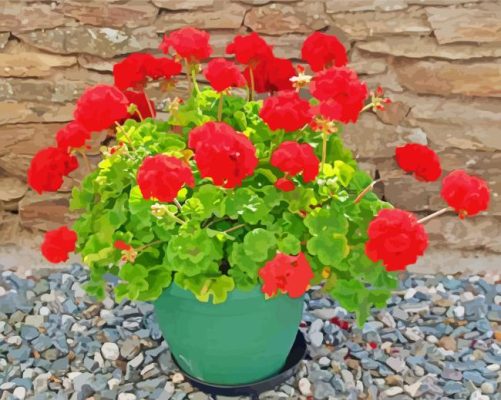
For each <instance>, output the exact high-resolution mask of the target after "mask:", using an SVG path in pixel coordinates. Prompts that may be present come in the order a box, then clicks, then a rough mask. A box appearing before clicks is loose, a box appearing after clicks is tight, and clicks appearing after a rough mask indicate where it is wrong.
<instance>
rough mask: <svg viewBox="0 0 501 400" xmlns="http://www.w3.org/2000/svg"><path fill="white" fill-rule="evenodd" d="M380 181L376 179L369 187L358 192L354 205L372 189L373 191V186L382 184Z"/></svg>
mask: <svg viewBox="0 0 501 400" xmlns="http://www.w3.org/2000/svg"><path fill="white" fill-rule="evenodd" d="M382 181H383V180H382V179H376V180H375V181H374V182H372V183H371V184H370V185H369V186H367V187H366V188H365V189H364V190H362V191H361V192H360V194H359V195H358V196H357V197H356V199H355V201H354V203H355V204H357V203H359V202H360V200H362V199H363V198H364V196H365V195H366V194H367V193H369V192H371V191H372V189H374V186H376V183H379V182H382Z"/></svg>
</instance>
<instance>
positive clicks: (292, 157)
mask: <svg viewBox="0 0 501 400" xmlns="http://www.w3.org/2000/svg"><path fill="white" fill-rule="evenodd" d="M270 163H271V165H273V166H274V167H276V168H278V169H279V170H280V171H282V172H283V173H285V174H286V178H287V177H294V176H296V175H298V174H302V176H303V181H304V182H305V183H308V182H311V181H313V180H314V179H315V178H316V177H317V175H318V169H319V164H320V161H319V160H318V158H317V156H316V155H315V152H314V151H313V148H312V147H311V146H310V145H309V144H307V143H303V144H299V143H297V142H290V141H288V142H283V143H281V144H280V145H279V146H278V148H277V149H276V150H275V151H274V152H273V154H272V155H271V160H270ZM291 183H292V182H291ZM275 187H276V188H277V189H280V190H283V189H284V188H285V189H289V190H292V189H290V188H291V185H290V183H289V184H286V183H285V182H284V181H283V180H282V181H280V182H279V181H277V183H275ZM289 190H285V191H289Z"/></svg>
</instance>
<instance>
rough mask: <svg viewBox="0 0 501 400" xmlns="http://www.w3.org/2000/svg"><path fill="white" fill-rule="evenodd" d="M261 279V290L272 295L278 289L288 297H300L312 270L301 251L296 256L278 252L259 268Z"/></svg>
mask: <svg viewBox="0 0 501 400" xmlns="http://www.w3.org/2000/svg"><path fill="white" fill-rule="evenodd" d="M259 276H260V277H261V279H262V280H263V286H262V287H261V290H262V291H263V293H265V294H266V295H268V296H274V295H275V294H276V293H277V292H278V291H279V290H280V291H281V292H282V293H288V294H289V296H290V297H293V298H295V297H301V296H302V295H303V294H304V292H306V290H307V289H308V286H309V284H310V280H311V279H312V278H313V276H314V275H313V271H312V270H311V267H310V264H309V263H308V260H307V259H306V257H305V255H304V254H303V253H299V254H298V255H297V256H289V255H287V254H282V253H278V254H277V255H276V256H275V258H274V259H273V260H271V261H268V262H267V263H266V264H265V265H264V267H262V268H261V269H260V270H259Z"/></svg>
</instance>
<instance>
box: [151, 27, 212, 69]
mask: <svg viewBox="0 0 501 400" xmlns="http://www.w3.org/2000/svg"><path fill="white" fill-rule="evenodd" d="M209 38H210V36H209V34H208V33H207V32H205V31H200V30H198V29H195V28H191V27H188V28H182V29H178V30H177V31H174V32H171V33H170V34H169V36H167V35H164V38H163V41H162V43H161V44H160V46H159V48H160V50H162V51H163V52H164V53H165V54H168V53H169V49H170V48H171V47H172V48H173V49H174V51H175V52H176V55H177V56H178V57H180V58H184V59H186V60H187V61H188V62H189V63H195V64H198V63H200V61H203V60H205V59H206V58H208V57H209V56H210V55H211V54H212V47H211V46H210V44H209Z"/></svg>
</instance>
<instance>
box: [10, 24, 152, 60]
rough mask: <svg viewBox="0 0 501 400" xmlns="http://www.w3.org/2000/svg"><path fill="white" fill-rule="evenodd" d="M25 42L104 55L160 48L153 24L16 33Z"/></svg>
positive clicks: (45, 48)
mask: <svg viewBox="0 0 501 400" xmlns="http://www.w3.org/2000/svg"><path fill="white" fill-rule="evenodd" d="M16 36H17V37H19V38H20V39H21V40H22V41H24V42H26V43H28V44H30V45H32V46H34V47H37V48H39V49H42V50H47V51H50V52H53V53H63V54H70V53H87V54H91V55H96V56H99V57H103V58H111V57H114V56H116V55H120V54H127V53H133V52H136V51H145V50H148V49H155V48H157V47H158V44H159V42H160V39H159V37H158V35H157V33H156V31H155V29H154V28H153V27H144V28H137V29H133V30H127V31H125V30H119V29H113V28H97V27H94V26H71V27H64V28H57V29H46V30H44V31H34V32H27V33H20V34H16Z"/></svg>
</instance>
